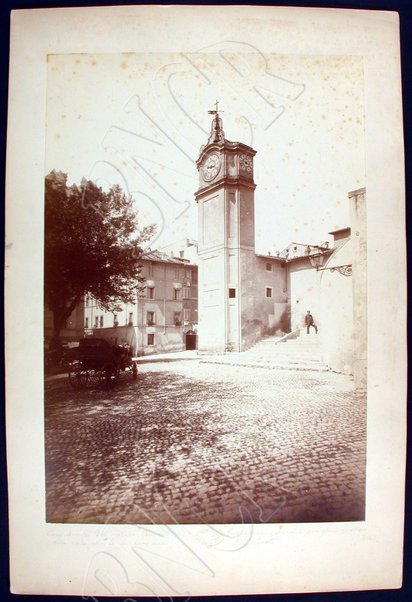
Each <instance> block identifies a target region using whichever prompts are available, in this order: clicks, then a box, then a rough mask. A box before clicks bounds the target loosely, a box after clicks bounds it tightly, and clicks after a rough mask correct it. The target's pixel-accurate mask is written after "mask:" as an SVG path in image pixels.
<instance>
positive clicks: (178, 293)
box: [174, 288, 180, 299]
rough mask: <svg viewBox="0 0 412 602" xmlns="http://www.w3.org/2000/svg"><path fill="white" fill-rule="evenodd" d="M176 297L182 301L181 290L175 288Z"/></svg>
mask: <svg viewBox="0 0 412 602" xmlns="http://www.w3.org/2000/svg"><path fill="white" fill-rule="evenodd" d="M174 295H175V297H174V298H175V299H180V289H179V288H175V289H174Z"/></svg>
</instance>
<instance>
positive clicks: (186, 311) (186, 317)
mask: <svg viewBox="0 0 412 602" xmlns="http://www.w3.org/2000/svg"><path fill="white" fill-rule="evenodd" d="M183 321H184V322H189V321H190V309H184V310H183Z"/></svg>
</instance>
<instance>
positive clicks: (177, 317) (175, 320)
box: [173, 311, 182, 326]
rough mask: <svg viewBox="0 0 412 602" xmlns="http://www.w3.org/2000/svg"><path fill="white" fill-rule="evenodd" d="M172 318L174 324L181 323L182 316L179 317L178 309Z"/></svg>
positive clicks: (179, 324) (178, 324)
mask: <svg viewBox="0 0 412 602" xmlns="http://www.w3.org/2000/svg"><path fill="white" fill-rule="evenodd" d="M173 319H174V323H175V326H181V325H182V317H181V314H180V311H175V313H174V317H173Z"/></svg>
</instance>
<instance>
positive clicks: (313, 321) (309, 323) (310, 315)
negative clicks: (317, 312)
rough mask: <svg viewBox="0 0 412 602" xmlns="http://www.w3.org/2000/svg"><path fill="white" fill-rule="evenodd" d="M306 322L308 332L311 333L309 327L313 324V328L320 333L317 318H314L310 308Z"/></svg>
mask: <svg viewBox="0 0 412 602" xmlns="http://www.w3.org/2000/svg"><path fill="white" fill-rule="evenodd" d="M305 324H306V334H309V328H310V327H311V326H313V328H314V329H315V332H316V334H318V327H317V326H316V324H315V320H314V319H313V316H312V314H311V313H310V310H309V309H308V311H307V313H306V316H305Z"/></svg>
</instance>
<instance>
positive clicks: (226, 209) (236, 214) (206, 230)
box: [195, 101, 256, 352]
mask: <svg viewBox="0 0 412 602" xmlns="http://www.w3.org/2000/svg"><path fill="white" fill-rule="evenodd" d="M219 112H221V111H219V110H218V104H217V101H216V109H215V110H213V111H209V113H211V114H212V115H214V117H213V120H212V125H211V132H210V136H209V139H208V141H207V143H206V144H205V145H204V146H202V147H201V149H200V155H199V158H198V160H197V161H196V165H197V168H198V171H199V189H198V191H197V192H196V194H195V197H196V201H197V203H198V224H199V233H198V245H199V246H198V256H199V339H198V341H199V343H198V347H199V351H209V352H223V351H243V350H244V349H246V348H247V347H249V346H250V339H251V337H253V332H252V331H253V316H254V287H253V279H254V271H255V220H254V190H255V187H256V186H255V183H254V181H253V157H254V156H255V154H256V151H254V150H253V149H252V148H251V147H250V146H247V145H245V144H242V143H241V142H229V140H226V139H225V134H224V131H223V124H222V119H221V117H220V116H219Z"/></svg>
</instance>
